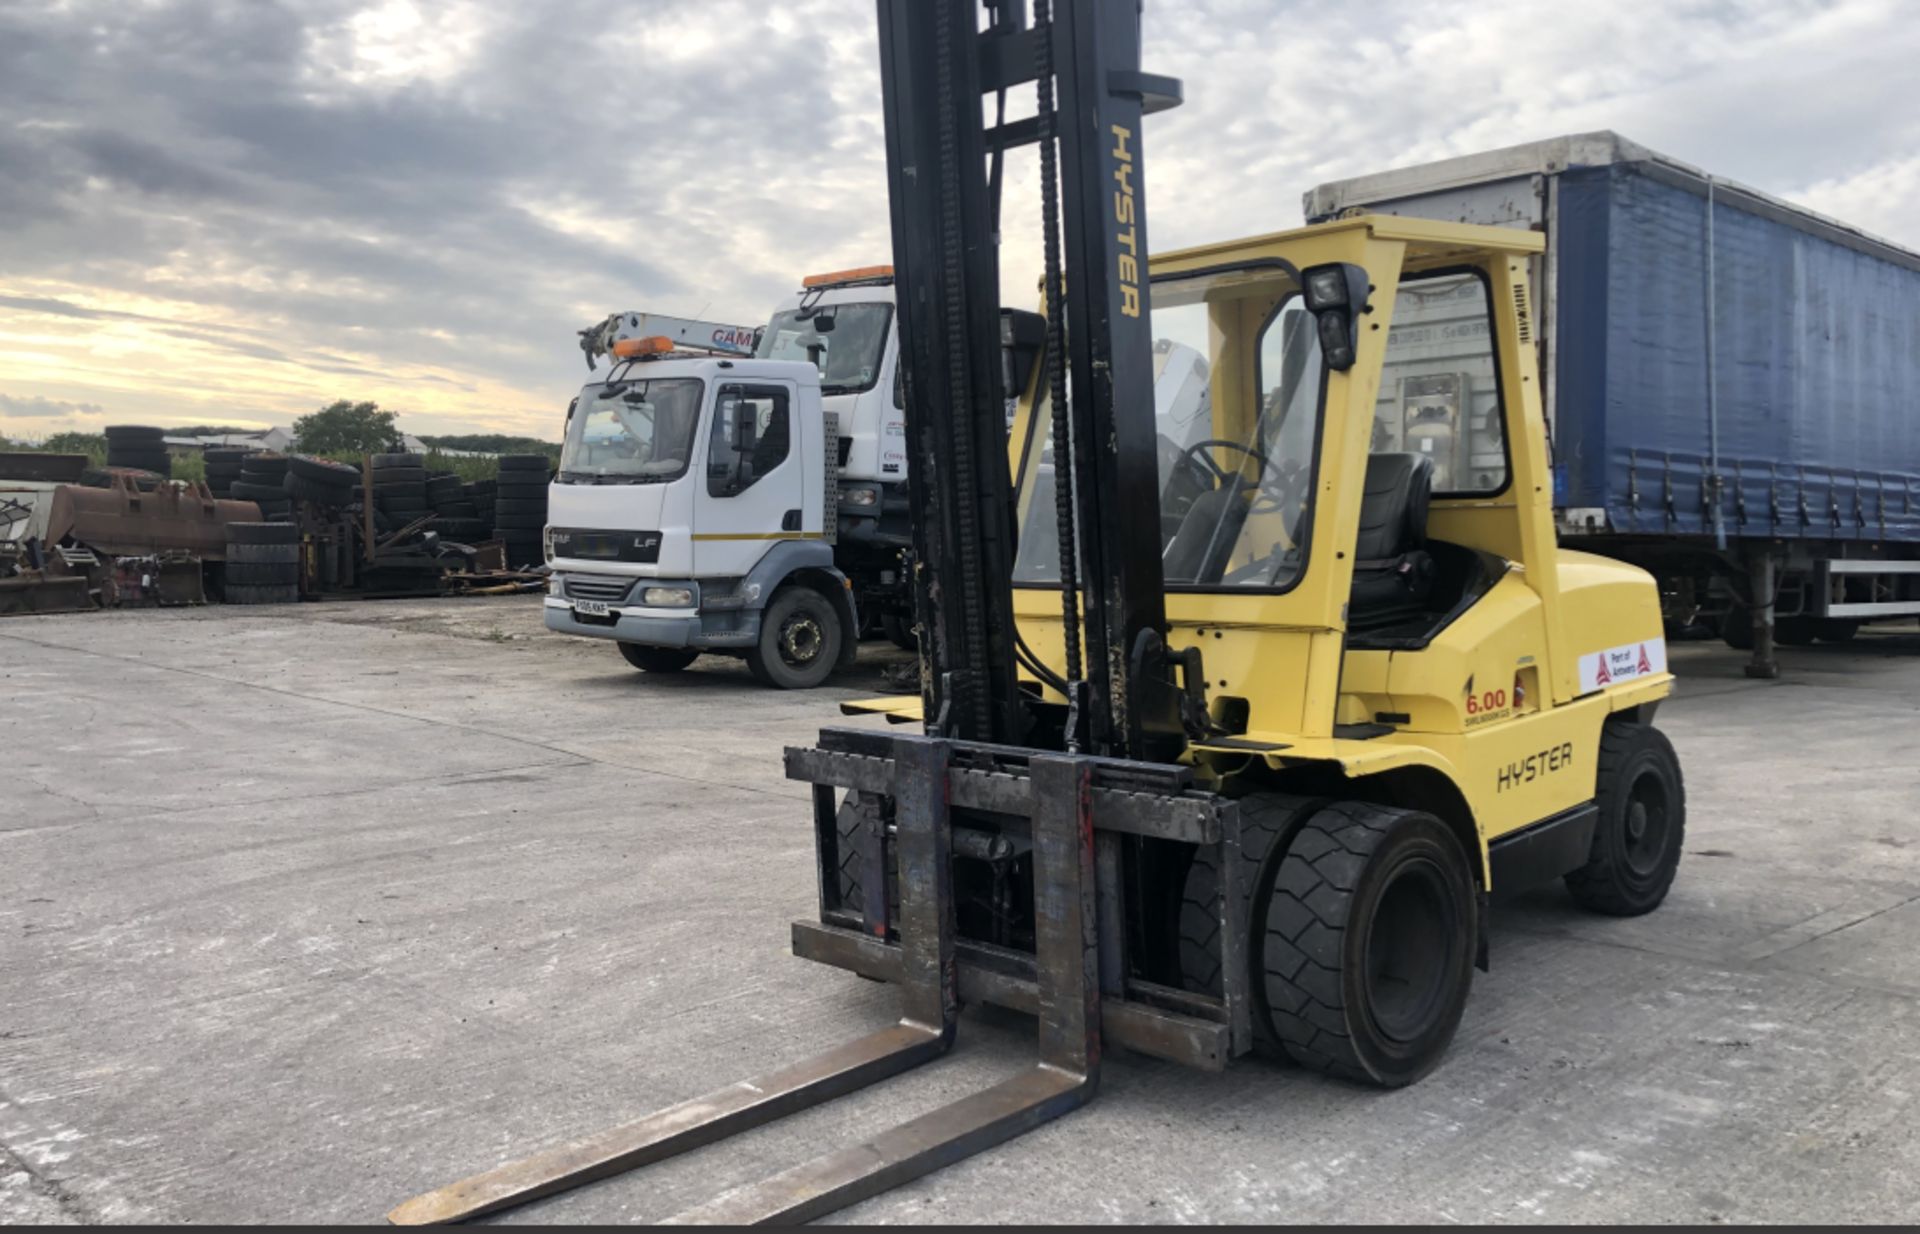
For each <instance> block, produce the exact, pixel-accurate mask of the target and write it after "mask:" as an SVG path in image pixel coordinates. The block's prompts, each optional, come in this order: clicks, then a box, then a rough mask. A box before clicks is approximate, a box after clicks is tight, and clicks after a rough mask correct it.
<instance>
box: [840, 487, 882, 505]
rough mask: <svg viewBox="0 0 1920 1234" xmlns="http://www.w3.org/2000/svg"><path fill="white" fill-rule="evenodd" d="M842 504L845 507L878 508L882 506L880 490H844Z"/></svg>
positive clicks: (842, 490)
mask: <svg viewBox="0 0 1920 1234" xmlns="http://www.w3.org/2000/svg"><path fill="white" fill-rule="evenodd" d="M840 504H841V505H843V506H877V505H879V504H880V490H879V489H877V488H843V489H841V490H840Z"/></svg>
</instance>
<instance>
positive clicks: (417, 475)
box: [373, 467, 427, 493]
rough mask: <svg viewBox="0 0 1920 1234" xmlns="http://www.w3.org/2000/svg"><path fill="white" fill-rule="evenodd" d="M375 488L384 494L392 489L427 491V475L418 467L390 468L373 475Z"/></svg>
mask: <svg viewBox="0 0 1920 1234" xmlns="http://www.w3.org/2000/svg"><path fill="white" fill-rule="evenodd" d="M373 487H374V488H375V489H377V490H380V491H382V492H384V491H386V490H387V489H390V488H417V489H419V490H420V491H421V492H423V493H424V492H426V491H427V473H426V472H424V471H422V470H421V469H420V468H418V467H390V468H388V469H387V470H385V471H376V472H374V473H373Z"/></svg>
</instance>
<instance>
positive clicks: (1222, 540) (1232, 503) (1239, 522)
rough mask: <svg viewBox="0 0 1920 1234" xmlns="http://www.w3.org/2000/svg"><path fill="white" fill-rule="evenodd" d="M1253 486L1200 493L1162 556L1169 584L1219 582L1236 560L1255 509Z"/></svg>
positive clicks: (1232, 485)
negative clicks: (1242, 534) (1238, 545)
mask: <svg viewBox="0 0 1920 1234" xmlns="http://www.w3.org/2000/svg"><path fill="white" fill-rule="evenodd" d="M1252 493H1253V486H1252V485H1248V484H1239V483H1234V484H1226V485H1222V486H1221V487H1219V488H1216V489H1211V490H1209V491H1207V492H1205V493H1202V494H1200V496H1199V497H1197V498H1195V499H1194V502H1193V505H1192V507H1191V508H1189V509H1188V510H1187V513H1186V517H1185V518H1183V519H1181V520H1180V530H1178V531H1176V532H1175V533H1174V535H1173V539H1172V540H1170V541H1168V543H1167V547H1166V551H1165V552H1164V553H1162V554H1161V558H1160V560H1161V572H1162V574H1163V575H1164V576H1165V578H1166V580H1167V581H1168V582H1169V583H1201V582H1214V581H1217V580H1218V579H1219V578H1220V576H1221V574H1222V573H1224V572H1225V570H1226V568H1227V563H1228V562H1229V561H1230V560H1231V559H1232V557H1233V546H1234V545H1235V543H1237V542H1238V541H1239V539H1240V529H1241V528H1242V527H1244V526H1245V525H1246V522H1247V513H1248V511H1249V510H1251V509H1252V505H1251V501H1252Z"/></svg>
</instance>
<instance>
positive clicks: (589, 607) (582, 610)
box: [573, 600, 613, 617]
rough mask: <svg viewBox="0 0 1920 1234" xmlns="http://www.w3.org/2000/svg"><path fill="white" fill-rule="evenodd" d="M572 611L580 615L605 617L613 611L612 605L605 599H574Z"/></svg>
mask: <svg viewBox="0 0 1920 1234" xmlns="http://www.w3.org/2000/svg"><path fill="white" fill-rule="evenodd" d="M573 611H574V612H575V613H578V614H579V615H580V616H582V617H605V616H608V615H609V614H611V613H612V612H613V606H612V605H611V604H608V603H607V602H606V601H605V600H575V601H574V602H573Z"/></svg>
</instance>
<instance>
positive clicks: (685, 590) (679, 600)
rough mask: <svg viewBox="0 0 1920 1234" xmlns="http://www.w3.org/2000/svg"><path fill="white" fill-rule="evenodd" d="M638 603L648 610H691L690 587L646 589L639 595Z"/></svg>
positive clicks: (691, 592) (691, 595)
mask: <svg viewBox="0 0 1920 1234" xmlns="http://www.w3.org/2000/svg"><path fill="white" fill-rule="evenodd" d="M640 603H642V604H644V605H646V606H647V607H648V608H691V607H693V588H691V587H648V588H646V589H645V590H643V591H642V592H641V593H640Z"/></svg>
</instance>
